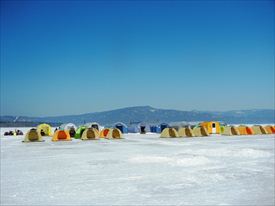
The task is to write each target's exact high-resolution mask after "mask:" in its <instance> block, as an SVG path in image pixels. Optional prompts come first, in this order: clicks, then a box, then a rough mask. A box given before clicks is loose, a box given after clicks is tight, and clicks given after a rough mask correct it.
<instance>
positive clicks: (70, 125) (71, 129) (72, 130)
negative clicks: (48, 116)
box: [60, 123, 77, 137]
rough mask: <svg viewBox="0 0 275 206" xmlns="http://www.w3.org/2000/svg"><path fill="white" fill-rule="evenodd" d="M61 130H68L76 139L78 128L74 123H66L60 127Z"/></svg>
mask: <svg viewBox="0 0 275 206" xmlns="http://www.w3.org/2000/svg"><path fill="white" fill-rule="evenodd" d="M60 130H66V131H68V132H69V134H70V136H71V137H74V136H75V133H76V130H77V127H76V126H75V124H73V123H65V124H62V125H61V126H60Z"/></svg>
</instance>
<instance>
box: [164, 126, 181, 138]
mask: <svg viewBox="0 0 275 206" xmlns="http://www.w3.org/2000/svg"><path fill="white" fill-rule="evenodd" d="M160 137H179V134H178V132H177V131H176V130H175V129H174V128H165V129H164V130H163V131H162V132H161V134H160Z"/></svg>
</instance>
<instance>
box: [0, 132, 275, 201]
mask: <svg viewBox="0 0 275 206" xmlns="http://www.w3.org/2000/svg"><path fill="white" fill-rule="evenodd" d="M25 131H26V130H25ZM2 133H3V128H2V129H1V205H8V204H12V205H15V204H21V205H57V204H62V205H69V204H70V205H85V204H89V205H142V204H144V205H179V204H181V205H182V204H186V205H201V204H204V205H206V204H207V205H227V204H229V205H274V143H275V142H274V141H275V137H274V135H262V136H259V135H258V136H234V137H227V136H211V137H201V138H177V139H160V138H159V135H158V134H147V135H135V134H129V135H125V136H124V138H125V139H123V140H98V141H81V140H75V139H74V140H73V141H71V142H51V141H50V140H51V138H50V137H45V138H44V139H46V142H39V143H22V142H21V141H22V139H23V137H22V136H21V137H16V136H11V137H4V136H3V135H2Z"/></svg>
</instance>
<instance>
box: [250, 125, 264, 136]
mask: <svg viewBox="0 0 275 206" xmlns="http://www.w3.org/2000/svg"><path fill="white" fill-rule="evenodd" d="M251 129H252V130H253V133H254V134H268V132H267V131H266V129H265V128H264V127H263V126H261V125H254V126H252V127H251Z"/></svg>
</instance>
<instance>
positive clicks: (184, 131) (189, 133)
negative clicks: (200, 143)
mask: <svg viewBox="0 0 275 206" xmlns="http://www.w3.org/2000/svg"><path fill="white" fill-rule="evenodd" d="M178 134H179V136H180V137H195V134H194V132H193V130H192V129H191V128H190V127H181V128H179V131H178Z"/></svg>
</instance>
